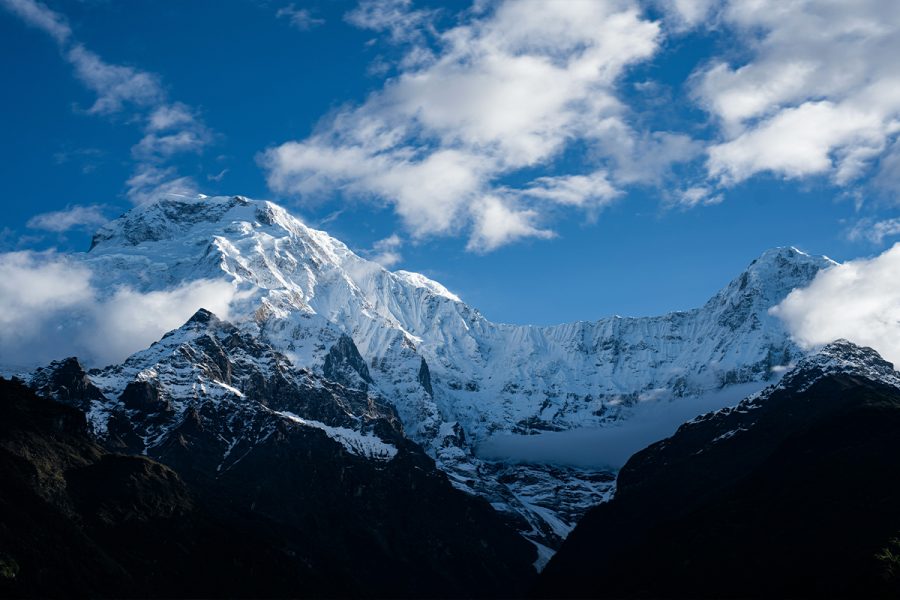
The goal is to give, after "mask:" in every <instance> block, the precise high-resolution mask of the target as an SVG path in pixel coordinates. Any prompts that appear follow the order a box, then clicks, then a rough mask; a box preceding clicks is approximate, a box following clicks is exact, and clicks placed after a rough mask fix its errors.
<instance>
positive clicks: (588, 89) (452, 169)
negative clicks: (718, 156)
mask: <svg viewBox="0 0 900 600" xmlns="http://www.w3.org/2000/svg"><path fill="white" fill-rule="evenodd" d="M408 9H409V3H408V2H369V3H365V4H364V5H363V6H362V7H361V8H360V9H358V10H356V11H354V12H352V13H350V15H348V19H349V20H350V21H351V22H352V23H355V24H357V25H359V26H363V27H367V28H370V29H375V30H383V31H388V32H389V33H390V35H391V37H392V39H394V41H396V42H400V41H408V42H409V44H410V46H411V47H410V49H409V50H408V52H407V54H406V56H405V58H404V60H403V61H401V66H400V72H399V74H398V75H397V76H396V77H394V78H391V79H388V80H387V82H386V83H385V85H384V87H383V88H382V89H381V90H379V91H377V92H375V93H374V94H372V95H371V96H370V97H369V98H368V99H367V100H366V101H365V102H364V103H363V104H361V105H359V106H356V107H352V108H347V109H344V110H341V111H338V112H337V114H335V115H334V116H333V117H332V118H330V119H329V120H328V121H327V122H325V123H323V124H322V125H321V126H320V128H319V130H318V131H317V132H316V133H314V134H313V135H311V136H310V137H308V138H306V139H303V140H299V141H292V142H287V143H284V144H282V145H280V146H277V147H274V148H271V149H269V150H268V151H266V152H265V153H264V154H263V155H262V157H261V163H262V165H263V166H264V168H265V169H266V171H267V174H268V183H269V186H270V187H271V188H272V189H273V190H275V191H276V192H279V193H283V194H292V195H297V196H299V197H300V198H301V199H309V200H310V201H314V200H315V199H316V198H317V197H318V196H319V195H321V194H322V193H330V192H334V191H335V190H337V191H339V192H341V193H342V194H344V195H345V196H346V197H349V198H357V199H359V198H362V199H374V200H376V201H378V202H386V203H388V204H390V205H392V206H393V207H394V209H395V210H396V213H397V214H398V215H399V217H400V218H401V220H402V221H403V223H404V224H405V226H406V228H407V230H408V231H409V232H410V233H411V234H412V236H413V237H416V238H421V237H425V236H429V235H449V234H459V233H464V232H467V234H468V236H469V249H471V250H475V251H486V250H492V249H494V248H496V247H499V246H501V245H503V244H506V243H509V242H512V241H514V240H518V239H522V238H528V237H538V238H547V237H550V236H551V235H552V233H551V231H549V230H548V229H547V228H546V227H545V226H543V221H544V218H545V217H546V216H547V215H548V213H549V212H550V211H551V210H552V209H553V207H559V206H569V207H571V206H578V207H586V206H592V207H598V206H603V205H604V204H607V203H609V202H611V201H613V200H614V199H615V198H616V197H617V196H618V195H619V191H618V190H617V189H616V188H615V186H614V183H613V180H614V179H615V174H614V173H611V172H609V170H608V168H606V167H601V166H593V167H591V168H590V169H589V170H586V171H585V172H578V173H562V174H555V173H547V174H544V175H541V176H539V177H536V178H535V179H534V180H533V181H531V182H530V183H528V184H527V185H525V186H524V187H522V188H517V187H511V186H509V185H502V184H501V183H500V182H499V180H500V179H501V178H502V177H504V176H506V175H508V174H510V173H514V172H517V171H519V170H522V169H525V168H531V169H543V170H546V168H547V167H550V166H551V164H552V163H553V162H554V161H555V160H556V159H557V158H558V157H559V156H560V154H561V153H563V152H564V151H565V150H566V149H567V148H570V147H571V146H572V145H573V144H575V143H582V144H586V145H588V146H592V147H595V148H596V149H597V152H600V153H602V154H606V155H609V154H611V152H612V151H611V150H610V148H611V147H613V146H615V147H616V148H622V147H628V146H637V145H640V144H641V143H640V142H639V141H635V140H631V139H630V138H631V137H633V132H632V130H631V128H630V126H629V125H628V123H627V114H628V110H627V108H626V107H625V106H624V105H623V104H622V102H620V100H619V99H618V98H617V96H616V93H615V85H616V82H617V80H618V79H619V78H620V77H621V76H622V75H623V74H624V73H625V72H626V70H627V69H628V68H629V67H630V66H632V65H634V64H636V63H638V62H640V61H642V60H645V59H647V58H649V57H651V56H652V55H653V54H654V53H655V52H656V51H657V49H658V47H659V42H660V39H659V38H660V29H659V26H658V24H656V23H654V22H652V21H649V20H647V19H645V18H643V17H642V16H641V14H640V11H639V9H638V7H637V5H636V4H635V3H633V2H630V1H626V0H616V1H612V2H595V1H593V0H571V1H568V2H560V3H547V2H540V1H536V0H522V1H515V2H505V3H501V4H499V5H496V6H494V5H490V6H488V5H481V4H477V5H476V7H475V8H474V9H473V11H472V13H471V16H470V18H468V19H467V20H466V21H465V22H463V23H462V24H460V25H457V26H455V27H452V28H449V29H447V30H445V31H443V32H439V33H438V32H435V35H436V36H437V39H438V41H437V44H436V47H432V45H430V44H428V43H425V42H424V41H422V39H421V38H415V37H411V36H408V35H404V34H403V33H402V30H401V29H400V28H399V24H402V23H416V24H420V23H421V22H423V21H426V20H427V18H428V15H429V13H427V12H421V11H418V12H408ZM420 27H421V25H420ZM648 140H650V141H649V142H647V143H645V144H643V145H644V146H649V145H651V144H657V145H658V144H659V142H657V141H656V140H655V139H651V138H648ZM643 149H644V148H642V150H643ZM635 154H636V155H644V154H650V153H646V152H636V153H635ZM631 158H633V157H631Z"/></svg>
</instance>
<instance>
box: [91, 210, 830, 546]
mask: <svg viewBox="0 0 900 600" xmlns="http://www.w3.org/2000/svg"><path fill="white" fill-rule="evenodd" d="M80 258H81V260H83V262H84V264H86V265H88V266H89V267H90V268H91V269H92V271H93V273H94V274H95V282H94V283H95V285H96V286H97V287H99V288H102V289H108V290H114V289H115V288H116V286H119V285H123V284H125V285H129V286H131V287H133V288H136V289H138V290H141V291H145V292H146V291H151V290H158V289H165V288H168V287H171V286H173V285H176V284H181V283H184V282H189V281H195V280H201V279H225V280H227V281H230V282H232V283H233V285H234V286H235V288H236V291H237V293H236V296H235V300H234V302H233V304H232V310H231V315H230V319H231V320H232V321H233V322H234V323H235V325H236V326H237V327H238V328H239V329H240V330H241V332H242V333H243V334H245V335H248V336H251V337H254V338H258V339H259V341H260V342H261V343H264V344H268V345H271V347H272V348H273V349H274V350H275V351H277V352H280V353H282V354H284V355H285V356H286V357H287V359H289V361H290V362H291V363H292V364H294V365H296V366H298V367H303V368H306V369H309V370H311V371H312V372H314V373H317V374H319V375H324V376H326V377H327V378H329V379H332V380H337V381H339V382H340V383H341V384H342V385H344V386H348V387H350V388H355V389H358V390H360V391H362V392H369V393H371V394H374V395H375V396H378V397H382V398H384V399H386V400H388V401H389V402H391V403H392V404H393V405H394V406H395V407H396V409H397V412H398V414H399V416H400V418H401V420H402V422H403V424H404V427H405V430H406V433H407V434H408V435H410V436H411V437H412V438H413V439H415V440H416V441H419V442H421V443H422V444H424V445H425V447H426V448H428V449H429V452H430V453H431V454H432V455H433V456H435V457H436V458H437V459H438V461H439V463H440V464H441V465H442V466H443V468H445V469H446V470H447V471H448V473H449V474H450V475H451V478H452V479H453V481H454V482H455V484H456V485H458V486H459V487H461V488H464V489H468V490H470V491H475V492H477V493H482V494H484V495H486V496H487V497H488V498H489V499H490V500H491V501H492V502H494V503H495V505H496V506H498V508H501V509H503V510H507V511H508V512H509V513H510V514H511V516H512V518H516V519H520V520H521V519H523V518H524V520H525V521H527V522H528V523H529V524H528V525H527V526H522V527H521V528H522V529H523V530H525V531H528V532H530V533H529V535H530V536H531V538H532V539H536V540H538V541H541V543H545V544H549V545H551V546H552V545H555V544H557V543H558V542H559V540H560V539H561V537H562V536H563V535H564V534H565V532H566V531H567V530H568V528H570V527H571V526H572V525H574V520H576V519H577V517H578V516H579V515H580V514H581V512H582V511H583V510H584V508H587V506H590V505H591V504H593V503H596V501H598V499H600V498H602V497H603V496H604V495H605V494H608V493H609V485H610V484H609V483H608V480H609V477H605V476H603V475H598V474H596V473H590V472H579V471H578V470H571V469H570V470H560V469H556V470H554V469H553V468H550V467H541V466H536V465H535V466H529V467H515V466H507V467H501V468H497V467H496V466H493V465H490V464H485V463H483V462H482V461H479V460H477V459H475V458H474V457H473V455H472V448H473V447H474V446H475V445H476V444H477V443H479V442H480V441H482V440H484V439H486V438H487V437H489V436H492V435H502V434H506V433H517V434H528V433H534V432H539V431H559V430H567V429H571V428H576V427H578V428H586V427H597V428H598V435H602V434H603V433H602V432H603V429H602V427H603V426H605V425H607V424H609V423H612V422H617V421H621V420H623V419H627V418H629V416H630V415H632V414H633V412H634V410H635V407H636V406H637V405H639V404H640V405H641V407H642V408H643V409H645V408H646V406H647V405H649V404H652V403H659V402H669V401H677V399H678V398H680V397H689V396H698V395H702V394H704V393H707V392H711V391H715V390H719V389H721V388H723V387H724V386H728V385H731V384H736V383H748V382H751V383H752V382H757V383H758V384H759V386H760V387H762V386H763V385H764V383H765V382H767V381H769V380H771V379H773V378H777V377H778V375H779V372H780V369H779V367H781V366H783V365H787V364H789V363H790V362H792V361H793V360H794V359H795V358H797V357H799V356H800V355H801V354H802V352H801V351H800V349H799V348H797V347H796V346H795V345H794V344H793V343H792V342H791V341H790V339H789V337H788V335H787V334H786V332H785V330H784V329H783V327H782V326H781V324H780V322H778V321H777V320H776V319H775V318H773V317H771V316H770V315H769V314H768V309H769V308H770V307H771V306H773V305H775V304H776V303H778V302H779V301H780V300H781V299H782V298H784V296H786V295H787V293H788V292H789V291H790V290H791V289H793V288H794V287H797V286H802V285H805V284H807V283H809V282H810V281H811V280H812V278H813V277H814V276H815V274H816V273H817V272H818V271H819V270H820V269H822V268H825V267H828V266H829V265H831V264H833V263H832V262H831V261H830V260H829V259H827V258H825V257H816V256H809V255H806V254H804V253H802V252H800V251H798V250H796V249H794V248H777V249H774V250H770V251H768V252H766V253H764V254H763V255H762V256H760V257H759V258H758V259H757V260H756V261H754V262H753V263H752V264H751V265H750V267H749V268H748V269H747V270H746V271H745V272H744V273H742V274H741V275H740V276H739V277H737V278H736V279H735V280H734V281H732V282H731V283H730V284H728V285H727V286H726V287H725V288H724V289H723V290H722V291H720V292H719V293H718V294H716V295H715V296H713V298H711V299H710V300H709V302H707V303H706V304H705V305H704V306H703V307H701V308H698V309H695V310H692V311H686V312H677V313H671V314H668V315H664V316H661V317H648V318H622V317H612V318H607V319H602V320H599V321H591V322H577V323H571V324H564V325H558V326H553V327H530V326H518V325H505V324H497V323H492V322H490V321H488V320H487V319H485V318H484V317H483V316H482V315H481V314H480V313H479V312H478V311H477V310H476V309H473V308H471V307H469V306H468V305H466V304H465V303H464V302H462V301H461V300H460V299H459V298H458V297H457V296H455V295H454V294H453V293H451V292H450V291H448V290H447V289H446V288H444V287H443V286H441V285H440V284H438V283H436V282H434V281H431V280H429V279H428V278H426V277H424V276H422V275H419V274H416V273H409V272H406V271H397V272H394V273H392V272H389V271H387V270H385V269H383V268H382V267H380V266H379V265H377V264H374V263H372V262H369V261H366V260H364V259H362V258H360V257H358V256H356V255H355V254H354V253H353V252H351V251H350V250H349V249H348V248H347V246H346V245H345V244H343V243H341V242H339V241H338V240H335V239H334V238H331V237H330V236H328V235H327V234H326V233H324V232H321V231H317V230H314V229H311V228H309V227H307V226H306V225H304V224H303V223H301V222H300V221H299V220H297V219H295V218H294V217H292V216H291V215H290V214H289V213H288V212H287V211H285V210H284V209H282V208H281V207H279V206H277V205H275V204H272V203H270V202H262V201H253V200H248V199H246V198H242V197H233V198H227V197H220V198H198V199H196V200H176V199H168V200H163V201H160V202H157V203H154V204H150V205H145V206H141V207H137V208H135V209H133V210H132V211H130V212H128V213H126V214H125V215H123V216H122V217H120V218H119V219H117V220H115V221H113V222H111V223H110V224H108V225H107V226H105V227H104V228H103V229H101V230H100V231H99V232H98V233H97V234H96V235H95V237H94V240H93V244H92V247H91V250H90V251H89V252H88V253H86V254H84V255H82V256H81V257H80ZM351 340H352V343H351ZM357 350H358V352H357ZM538 471H540V475H536V473H537V472H538ZM501 472H502V476H501V475H500V474H498V473H501ZM536 479H537V480H543V482H544V483H543V484H541V485H543V489H544V490H546V489H554V486H557V487H560V486H561V487H562V488H565V489H569V490H573V493H572V494H567V495H564V496H566V497H565V498H563V499H561V500H559V502H558V504H557V505H556V506H551V507H550V508H548V507H547V502H546V497H545V496H546V494H545V493H544V492H535V484H534V482H535V480H536ZM598 482H599V483H598ZM604 482H605V483H604ZM538 487H540V486H538ZM536 498H543V501H544V503H543V504H541V503H536V502H535V499H536ZM529 528H530V529H529Z"/></svg>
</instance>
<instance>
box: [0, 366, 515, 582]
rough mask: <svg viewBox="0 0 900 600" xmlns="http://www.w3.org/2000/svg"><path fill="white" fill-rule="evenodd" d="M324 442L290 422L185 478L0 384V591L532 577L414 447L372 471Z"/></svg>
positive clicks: (478, 510)
mask: <svg viewBox="0 0 900 600" xmlns="http://www.w3.org/2000/svg"><path fill="white" fill-rule="evenodd" d="M323 437H324V436H323ZM198 439H199V438H198ZM195 441H196V440H195ZM334 446H335V444H333V443H330V440H327V438H326V439H320V438H316V437H314V438H312V439H306V438H304V437H303V436H302V434H298V433H297V431H296V430H292V429H289V428H285V430H284V431H279V432H278V433H277V435H275V436H272V439H271V441H270V442H267V444H266V446H265V448H264V449H260V450H259V451H258V452H256V453H254V454H253V456H252V457H248V458H249V459H250V460H248V461H247V463H246V464H242V465H241V468H240V469H235V470H234V471H233V472H231V473H229V474H228V476H227V477H223V478H219V479H210V480H208V481H206V482H205V483H204V482H201V481H199V480H198V479H197V478H194V479H193V480H192V481H189V482H188V483H186V482H185V481H184V480H183V479H182V478H181V477H179V475H178V474H176V473H175V472H174V471H173V470H172V469H170V468H169V467H166V466H164V465H162V464H160V463H157V462H155V461H153V460H150V459H147V458H145V457H138V456H126V455H120V454H112V453H109V452H107V451H105V450H104V449H102V448H101V447H100V446H98V445H97V444H96V443H94V442H93V441H92V440H91V439H90V438H89V437H88V435H87V434H86V428H85V419H84V415H83V414H82V413H81V412H80V411H78V410H76V409H73V408H70V407H66V406H62V405H60V404H57V403H55V402H53V401H50V400H45V399H42V398H38V397H36V396H34V394H33V393H32V392H31V391H30V390H28V389H27V388H25V387H24V386H23V385H21V384H20V383H18V382H9V381H6V380H2V379H0V481H2V482H3V485H2V487H0V595H3V596H76V597H86V596H91V597H109V596H117V597H210V596H215V597H224V596H228V597H240V596H244V597H248V596H253V597H272V596H277V597H287V596H291V597H296V596H317V597H321V596H348V595H349V596H366V597H372V596H438V597H443V596H453V597H459V596H483V595H494V596H506V595H510V594H512V595H515V594H516V593H521V591H522V590H524V586H527V585H528V584H529V582H530V565H529V563H530V561H531V560H532V559H533V556H532V550H531V548H530V545H528V544H527V543H526V542H524V541H523V540H521V538H519V537H518V536H517V535H516V534H514V533H513V532H511V531H508V530H506V529H505V528H503V525H502V524H501V523H500V521H499V519H498V518H497V517H496V515H494V514H493V512H492V511H491V509H490V508H489V506H488V505H487V504H486V503H484V502H483V501H476V500H475V499H471V498H469V497H467V496H465V495H463V494H462V493H461V492H457V491H456V490H453V489H452V488H451V487H450V485H449V483H448V482H447V481H446V478H444V477H443V476H441V475H436V474H435V470H434V467H433V464H429V463H427V462H423V463H422V464H416V462H415V460H414V459H413V458H412V456H413V455H412V454H410V455H409V456H408V457H406V458H404V459H403V460H402V461H401V462H398V463H397V464H392V463H393V462H394V461H391V462H388V463H386V464H385V468H384V469H383V470H382V471H379V472H373V471H372V469H371V468H369V467H367V466H366V465H365V464H362V463H359V464H348V463H346V462H341V461H340V460H339V459H340V458H342V457H338V456H337V455H336V454H335V453H334V452H333V447H334ZM359 460H360V461H363V460H365V459H362V458H360V459H359ZM387 465H390V466H387Z"/></svg>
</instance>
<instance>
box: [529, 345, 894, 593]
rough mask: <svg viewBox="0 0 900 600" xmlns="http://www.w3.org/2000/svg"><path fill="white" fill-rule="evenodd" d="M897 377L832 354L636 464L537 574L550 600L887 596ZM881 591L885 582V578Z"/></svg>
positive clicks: (853, 352) (864, 353) (867, 356)
mask: <svg viewBox="0 0 900 600" xmlns="http://www.w3.org/2000/svg"><path fill="white" fill-rule="evenodd" d="M898 432H900V374H898V373H897V372H895V371H894V369H893V366H892V365H891V364H890V363H887V362H886V361H884V360H883V359H881V357H879V356H878V355H877V353H875V352H874V351H873V350H871V349H869V348H859V347H857V346H854V345H853V344H850V343H848V342H845V341H838V342H836V343H833V344H831V345H829V346H827V347H826V348H824V349H823V350H822V352H820V353H819V354H816V355H813V356H810V357H808V358H805V359H803V360H801V361H800V362H799V363H798V365H797V367H796V368H795V369H793V370H792V371H791V372H789V373H788V374H786V375H785V377H784V378H783V379H782V380H781V381H780V382H779V383H778V384H777V385H774V386H772V387H769V388H767V389H766V390H764V391H762V392H761V393H758V394H756V395H754V396H751V397H749V398H748V399H746V400H745V401H743V402H741V403H740V404H738V405H737V406H735V407H733V408H728V409H723V410H720V411H717V412H714V413H710V414H707V415H704V416H702V417H699V418H697V419H694V420H693V421H691V422H688V423H686V424H684V425H682V427H681V428H680V429H679V430H678V431H677V433H676V434H675V435H673V436H672V437H671V438H668V439H666V440H663V441H660V442H658V443H656V444H653V445H651V446H650V447H648V448H646V449H645V450H643V451H641V452H639V453H637V454H635V455H634V456H633V457H632V458H631V459H630V460H629V461H628V463H627V464H626V466H625V467H623V469H622V470H621V472H620V473H619V477H618V487H617V491H616V495H615V497H614V498H613V500H612V501H611V502H609V503H607V504H605V505H602V506H599V507H597V508H595V509H593V510H592V511H591V512H589V513H588V514H587V515H586V516H585V517H584V519H583V520H582V521H581V523H579V525H578V526H577V527H576V528H575V530H574V531H573V533H572V534H571V536H570V537H569V538H568V539H567V540H566V542H565V543H564V544H563V546H562V548H561V549H560V551H559V553H558V554H557V555H556V556H555V557H554V558H553V559H552V560H551V562H550V564H549V565H548V566H547V569H546V570H545V571H544V573H543V574H542V579H541V582H540V585H539V593H538V595H540V596H550V597H563V596H564V597H572V596H574V597H582V596H585V595H590V596H593V597H636V596H642V597H730V596H742V597H787V596H797V597H806V596H820V597H821V596H827V597H846V596H865V597H871V596H873V595H877V594H886V593H889V589H891V586H894V588H893V589H894V593H896V591H898V590H900V579H898V578H896V577H895V576H894V578H893V579H892V580H891V574H890V569H889V565H887V564H885V562H884V561H883V560H879V559H878V558H877V555H879V554H881V553H882V551H883V550H884V549H885V548H887V547H888V546H889V545H890V543H891V539H892V538H896V537H897V535H898V533H900V516H898V514H897V511H896V509H895V507H896V506H897V503H898V502H900V484H898V481H900V479H898V476H900V458H898V457H900V455H898V453H897V452H896V450H897V448H896V440H897V439H898V437H897V435H898ZM885 577H886V578H885Z"/></svg>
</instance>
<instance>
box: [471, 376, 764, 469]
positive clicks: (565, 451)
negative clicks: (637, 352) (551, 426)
mask: <svg viewBox="0 0 900 600" xmlns="http://www.w3.org/2000/svg"><path fill="white" fill-rule="evenodd" d="M762 387H763V384H761V383H749V384H740V385H735V386H730V387H729V388H728V389H725V390H722V391H719V392H713V393H710V394H706V395H704V396H701V397H699V398H677V399H675V400H669V399H660V400H647V401H644V402H642V403H640V404H638V405H637V406H635V407H634V408H633V409H632V410H633V414H632V416H630V417H629V418H628V419H627V420H625V421H624V422H622V423H618V424H613V425H609V426H608V427H602V428H591V429H570V430H568V431H558V432H549V433H541V434H538V435H495V436H493V437H491V438H488V439H487V440H486V441H485V442H484V443H482V444H480V445H479V446H478V449H477V451H476V452H477V454H478V456H480V457H483V458H487V459H494V460H505V461H512V462H525V463H548V464H565V465H572V466H575V467H582V468H591V469H619V468H621V467H622V466H623V465H624V464H625V462H626V461H627V460H628V459H629V458H630V457H631V455H632V454H634V453H635V452H637V451H638V450H642V449H643V448H646V447H647V446H649V445H650V444H652V443H654V442H657V441H659V440H661V439H664V438H667V437H669V436H671V435H672V434H673V433H675V430H676V429H678V427H679V426H680V425H681V424H682V423H684V422H685V421H689V420H691V419H693V418H694V417H696V416H698V415H701V414H704V413H707V412H710V411H713V410H719V409H720V408H724V407H726V406H734V405H735V404H737V403H738V402H740V401H741V400H743V399H744V398H746V397H747V396H749V395H750V394H752V393H754V392H756V391H759V390H760V389H761V388H762ZM665 395H666V394H665V390H656V393H655V394H654V396H663V397H664V396H665Z"/></svg>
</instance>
